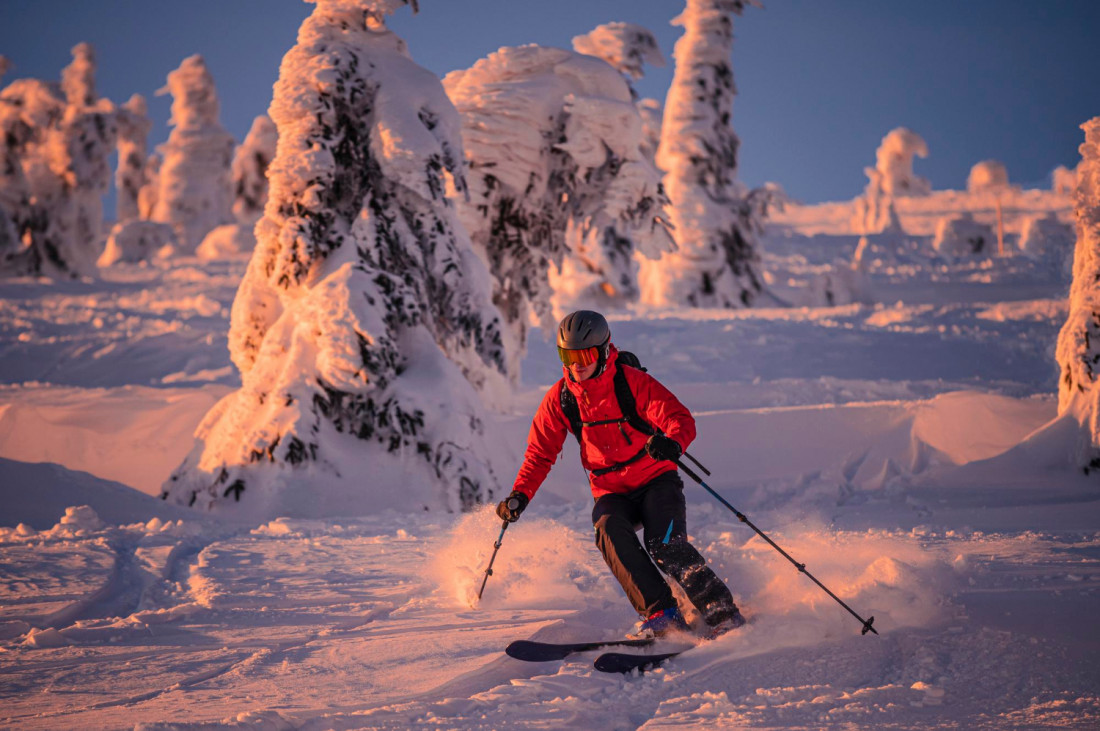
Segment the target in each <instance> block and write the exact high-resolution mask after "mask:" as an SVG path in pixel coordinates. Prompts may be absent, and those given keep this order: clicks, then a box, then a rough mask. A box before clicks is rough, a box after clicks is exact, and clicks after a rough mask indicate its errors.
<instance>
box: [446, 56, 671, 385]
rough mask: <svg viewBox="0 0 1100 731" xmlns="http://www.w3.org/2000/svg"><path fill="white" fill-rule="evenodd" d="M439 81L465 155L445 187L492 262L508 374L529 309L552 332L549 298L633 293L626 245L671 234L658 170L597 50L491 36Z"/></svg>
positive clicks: (657, 248) (605, 298) (606, 305)
mask: <svg viewBox="0 0 1100 731" xmlns="http://www.w3.org/2000/svg"><path fill="white" fill-rule="evenodd" d="M443 83H444V86H445V87H446V89H447V92H448V94H449V95H450V97H451V99H452V100H453V101H454V103H455V106H456V107H457V108H458V110H459V112H460V114H461V117H462V138H463V144H464V146H465V149H466V156H467V159H468V161H469V163H470V175H471V182H470V186H469V192H468V198H467V196H466V195H464V194H463V191H458V194H457V195H456V196H455V199H456V202H457V204H458V209H459V212H460V215H461V216H462V221H463V223H464V224H465V226H466V230H467V231H469V233H470V238H471V239H472V241H473V244H474V246H475V249H476V250H477V251H478V253H479V255H481V256H482V257H483V258H484V260H485V261H486V262H487V263H488V265H489V270H490V272H491V273H492V276H493V300H494V302H495V303H496V304H497V306H498V307H499V308H500V310H501V312H502V313H503V315H504V318H505V320H506V322H507V323H508V325H509V328H508V334H509V338H508V342H507V349H508V363H509V367H508V372H509V375H510V376H511V377H512V378H513V379H518V377H519V361H520V359H521V358H522V356H523V353H524V351H525V348H526V339H527V326H528V322H529V319H530V317H531V313H532V312H533V313H534V316H535V318H536V320H537V321H538V322H539V323H540V325H541V327H542V328H543V331H544V332H553V329H554V326H555V325H556V323H557V320H558V314H560V310H561V309H570V308H574V307H582V306H588V307H592V308H597V309H610V308H614V307H621V306H622V305H624V304H626V303H628V302H630V301H632V300H635V299H637V296H638V287H637V278H636V277H637V264H636V262H635V257H634V255H635V252H639V253H641V254H642V255H643V256H648V257H655V256H657V255H659V254H660V253H661V252H662V251H666V250H667V249H669V248H670V247H671V246H672V240H671V238H670V236H669V235H668V231H667V230H666V228H665V226H664V224H663V218H662V216H663V215H664V211H663V206H664V203H665V200H664V197H663V195H662V193H661V190H660V176H659V173H658V172H657V170H656V169H655V168H654V167H653V165H652V164H651V163H650V162H649V161H648V160H647V159H646V156H645V154H644V153H643V152H642V150H641V144H642V139H643V138H642V123H641V117H640V116H639V114H638V111H637V109H636V108H635V106H634V103H633V99H632V95H631V91H630V88H629V86H628V84H627V81H626V79H625V78H624V77H623V75H622V74H620V73H619V72H618V71H616V70H615V69H614V68H612V67H611V66H609V65H608V64H607V63H605V62H604V61H601V60H600V59H597V58H593V57H591V56H586V55H582V54H578V53H575V52H573V51H567V50H564V49H559V48H545V47H541V46H535V45H530V46H523V47H519V48H502V49H500V50H499V51H497V52H495V53H493V54H491V55H490V56H488V57H487V58H484V59H481V60H480V61H478V62H477V63H476V64H474V66H473V67H471V68H470V69H467V70H465V71H454V72H452V73H450V74H448V75H447V77H446V78H445V79H444V80H443ZM552 282H553V284H552ZM554 286H557V288H558V289H557V290H555V289H554ZM555 308H557V309H555Z"/></svg>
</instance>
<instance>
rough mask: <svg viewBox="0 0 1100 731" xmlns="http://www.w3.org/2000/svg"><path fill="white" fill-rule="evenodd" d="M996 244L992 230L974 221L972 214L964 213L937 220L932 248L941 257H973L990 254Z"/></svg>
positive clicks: (995, 237) (995, 236)
mask: <svg viewBox="0 0 1100 731" xmlns="http://www.w3.org/2000/svg"><path fill="white" fill-rule="evenodd" d="M996 242H997V235H996V234H995V233H994V232H993V228H992V227H991V226H988V225H986V224H984V223H979V222H978V221H975V220H974V216H973V214H971V213H969V212H966V213H960V214H956V215H951V216H944V217H943V218H941V219H940V220H939V222H938V223H937V224H936V235H935V237H934V238H933V239H932V248H934V249H935V250H936V251H937V252H938V253H939V254H941V255H942V256H975V255H978V254H989V253H991V252H992V250H993V248H994V246H993V245H994V244H995V243H996Z"/></svg>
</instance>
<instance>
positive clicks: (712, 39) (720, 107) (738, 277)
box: [640, 0, 773, 307]
mask: <svg viewBox="0 0 1100 731" xmlns="http://www.w3.org/2000/svg"><path fill="white" fill-rule="evenodd" d="M748 4H750V2H749V0H687V7H686V8H685V10H684V12H683V13H682V14H680V16H679V17H677V18H676V19H675V20H673V23H674V24H676V25H681V26H683V28H684V35H683V36H682V37H681V38H680V39H679V40H678V41H677V42H676V47H675V49H674V51H673V57H674V59H675V61H676V71H675V74H674V76H673V80H672V86H671V87H670V88H669V91H668V97H667V100H666V102H665V113H664V122H663V125H662V128H661V144H660V147H659V148H658V150H657V166H658V167H659V168H660V169H661V170H663V171H665V177H664V188H665V191H666V192H667V193H668V197H669V199H670V200H671V204H672V208H671V211H670V213H671V220H672V223H673V229H674V232H675V237H676V243H677V244H678V245H679V249H678V251H675V252H670V253H666V254H665V255H664V256H662V257H661V259H660V260H659V261H655V262H642V270H641V274H640V281H641V287H642V299H643V301H645V302H647V303H650V304H653V305H659V306H680V305H690V306H693V307H749V306H751V305H752V304H753V302H754V301H755V300H756V299H757V297H758V295H759V294H760V292H761V290H762V279H761V277H760V274H759V272H758V269H759V267H760V256H759V243H758V236H759V234H760V233H761V231H762V224H763V218H764V216H766V214H767V209H768V206H769V205H770V203H771V202H772V196H773V193H772V191H771V189H768V188H763V189H756V190H752V191H750V190H748V189H747V188H746V186H745V185H744V184H743V183H741V182H740V181H739V180H737V154H738V147H739V146H740V140H739V139H738V137H737V134H736V133H735V132H734V131H733V127H732V126H730V115H731V113H732V107H733V97H734V95H735V94H736V89H735V87H734V83H733V69H732V67H731V60H730V59H731V53H732V51H733V19H732V15H741V13H742V12H743V11H744V9H745V6H746V5H748Z"/></svg>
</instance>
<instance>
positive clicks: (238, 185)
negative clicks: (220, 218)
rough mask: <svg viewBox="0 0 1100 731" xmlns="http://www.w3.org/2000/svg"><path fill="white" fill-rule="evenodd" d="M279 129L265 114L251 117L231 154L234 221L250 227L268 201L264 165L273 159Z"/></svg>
mask: <svg viewBox="0 0 1100 731" xmlns="http://www.w3.org/2000/svg"><path fill="white" fill-rule="evenodd" d="M278 141H279V132H278V130H276V129H275V123H274V122H272V121H271V118H270V117H268V116H267V115H266V114H261V115H260V116H258V117H256V119H254V120H252V127H251V128H250V129H249V130H248V134H247V135H246V136H245V138H244V142H242V143H241V144H240V145H239V146H238V147H237V150H236V152H234V153H233V164H232V166H231V167H230V180H231V181H232V184H233V215H234V216H235V217H236V219H237V223H239V224H241V225H243V226H250V227H251V226H253V225H255V223H256V221H259V220H260V216H262V215H263V213H264V204H265V203H267V168H268V166H270V165H271V161H272V160H273V159H274V158H275V145H276V143H277V142H278Z"/></svg>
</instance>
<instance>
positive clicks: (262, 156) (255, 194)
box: [195, 114, 279, 259]
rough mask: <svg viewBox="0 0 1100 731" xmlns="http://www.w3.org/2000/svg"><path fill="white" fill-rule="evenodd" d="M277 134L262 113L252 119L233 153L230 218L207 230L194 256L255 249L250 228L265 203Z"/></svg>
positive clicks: (269, 119) (210, 256)
mask: <svg viewBox="0 0 1100 731" xmlns="http://www.w3.org/2000/svg"><path fill="white" fill-rule="evenodd" d="M278 138H279V133H278V130H276V129H275V123H274V122H272V121H271V118H270V117H268V116H267V115H265V114H261V115H260V116H258V117H256V119H254V120H253V121H252V127H251V129H249V130H248V135H247V136H245V138H244V142H242V143H241V144H240V145H238V146H237V150H236V152H234V153H233V165H232V167H231V168H230V184H231V186H232V190H233V217H234V219H236V222H235V223H227V224H225V225H223V226H217V227H215V228H213V229H211V230H210V232H209V233H208V234H206V236H205V237H204V238H203V240H202V243H201V244H199V248H198V249H196V250H195V255H196V256H198V257H199V258H200V259H218V258H222V257H230V256H236V255H239V254H250V253H252V250H253V249H254V248H256V235H255V233H254V228H255V226H256V222H257V221H259V220H260V216H262V215H263V212H264V204H265V203H267V168H268V166H270V165H271V161H272V160H273V159H274V158H275V146H276V143H277V142H278Z"/></svg>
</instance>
